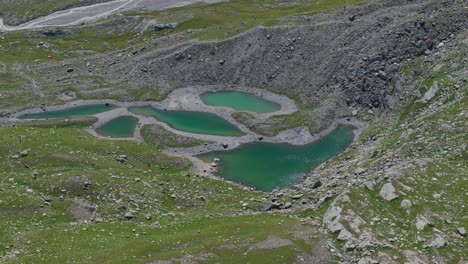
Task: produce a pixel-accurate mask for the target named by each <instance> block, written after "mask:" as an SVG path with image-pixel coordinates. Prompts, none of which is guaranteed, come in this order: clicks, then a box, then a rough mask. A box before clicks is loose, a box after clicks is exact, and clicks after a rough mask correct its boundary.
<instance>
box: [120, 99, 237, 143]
mask: <svg viewBox="0 0 468 264" xmlns="http://www.w3.org/2000/svg"><path fill="white" fill-rule="evenodd" d="M129 110H130V112H132V113H134V114H137V115H143V116H149V117H153V118H155V119H157V120H159V121H161V122H164V123H166V124H168V125H169V126H170V127H172V128H174V129H176V130H180V131H185V132H190V133H196V134H207V135H217V136H242V135H244V133H242V131H241V130H240V129H239V128H237V126H235V125H234V124H231V123H230V122H228V121H227V120H225V119H224V118H222V117H220V116H218V115H215V114H211V113H205V112H193V111H166V110H160V109H156V108H154V107H152V106H135V107H130V108H129Z"/></svg>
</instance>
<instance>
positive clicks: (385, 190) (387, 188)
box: [379, 182, 398, 201]
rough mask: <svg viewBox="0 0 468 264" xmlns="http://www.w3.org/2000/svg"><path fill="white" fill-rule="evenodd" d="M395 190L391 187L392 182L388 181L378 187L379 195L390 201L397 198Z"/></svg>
mask: <svg viewBox="0 0 468 264" xmlns="http://www.w3.org/2000/svg"><path fill="white" fill-rule="evenodd" d="M395 191H396V190H395V187H393V185H392V183H390V182H388V183H386V184H384V185H383V187H382V189H380V192H379V195H380V196H381V197H382V198H384V199H385V200H387V201H392V200H395V199H397V198H398V195H397V194H396V193H395Z"/></svg>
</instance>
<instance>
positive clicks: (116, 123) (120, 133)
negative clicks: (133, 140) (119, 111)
mask: <svg viewBox="0 0 468 264" xmlns="http://www.w3.org/2000/svg"><path fill="white" fill-rule="evenodd" d="M137 124H138V119H137V118H135V117H132V116H120V117H117V118H115V119H112V120H111V121H109V122H107V123H105V124H103V125H102V126H100V127H98V128H97V129H96V132H97V133H98V134H100V135H103V136H106V137H116V138H127V137H133V133H134V131H135V128H136V126H137Z"/></svg>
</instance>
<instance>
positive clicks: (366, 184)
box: [364, 181, 375, 191]
mask: <svg viewBox="0 0 468 264" xmlns="http://www.w3.org/2000/svg"><path fill="white" fill-rule="evenodd" d="M364 187H366V188H367V189H368V190H371V191H373V190H374V187H375V184H374V182H372V181H365V182H364Z"/></svg>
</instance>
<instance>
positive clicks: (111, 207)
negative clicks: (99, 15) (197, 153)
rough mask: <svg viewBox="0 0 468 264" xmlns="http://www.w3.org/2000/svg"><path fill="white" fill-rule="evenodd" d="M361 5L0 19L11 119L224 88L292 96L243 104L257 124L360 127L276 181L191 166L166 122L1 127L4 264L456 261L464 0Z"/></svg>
mask: <svg viewBox="0 0 468 264" xmlns="http://www.w3.org/2000/svg"><path fill="white" fill-rule="evenodd" d="M348 2H349V1H348ZM352 4H354V5H346V3H345V1H329V2H327V3H322V2H319V3H317V2H314V1H303V2H295V1H275V2H270V1H258V2H256V3H252V2H248V3H247V2H245V1H240V0H233V1H230V2H228V3H221V4H215V5H209V6H204V5H201V6H197V5H196V6H188V7H183V8H178V9H173V10H167V11H161V12H149V13H145V12H143V13H126V14H124V15H118V16H114V17H110V18H108V19H105V20H102V21H97V22H96V23H92V24H86V25H82V26H79V27H72V28H61V29H47V30H36V31H24V32H11V33H4V34H0V56H1V57H0V58H1V59H0V77H1V78H0V112H1V115H2V116H7V115H8V114H9V113H12V112H15V111H18V110H22V109H25V108H29V107H39V106H43V107H47V106H48V105H52V104H58V103H62V102H63V101H64V100H74V99H118V100H122V101H125V100H128V101H130V100H161V99H163V98H164V97H165V96H166V95H167V94H168V93H169V92H170V91H172V90H174V89H176V88H180V87H186V86H190V85H222V86H227V87H229V86H231V85H233V86H252V87H257V88H262V89H267V90H270V91H274V92H276V93H280V94H284V95H287V96H289V97H291V98H292V99H294V100H295V101H296V103H297V105H298V106H299V108H300V110H299V111H298V112H296V113H294V114H292V115H286V116H274V117H271V118H268V119H265V120H258V119H255V118H254V117H252V116H251V115H248V114H246V113H237V114H236V115H235V116H234V117H235V118H236V119H238V120H240V121H241V122H243V123H245V124H247V126H248V127H249V128H250V129H252V130H254V131H257V132H258V133H260V134H264V135H266V136H269V135H273V134H277V133H279V132H280V131H282V130H284V129H287V128H294V127H299V126H302V125H306V126H308V127H309V130H310V131H311V132H313V133H315V132H319V131H320V130H323V129H324V128H326V127H328V126H329V124H331V123H332V122H333V121H334V120H335V119H336V118H338V117H345V118H346V117H351V116H356V117H358V118H359V119H362V120H365V121H367V122H368V127H367V128H366V129H365V130H364V131H363V132H362V133H361V134H360V136H359V138H358V139H357V140H356V141H355V142H354V143H353V144H352V146H351V147H350V148H349V149H348V150H346V151H345V152H343V153H342V154H340V155H338V156H337V157H336V158H334V159H332V160H330V161H328V162H326V163H324V164H323V165H322V166H320V167H319V168H317V169H316V170H315V171H313V172H311V173H310V174H309V175H308V177H306V178H305V179H304V181H303V182H301V183H299V184H297V185H295V186H292V187H290V188H286V189H282V190H275V191H273V192H271V193H263V192H255V191H251V190H248V189H245V188H241V187H239V186H236V185H232V184H229V183H227V182H224V181H220V180H215V179H211V178H207V177H200V176H198V175H194V174H193V173H191V172H190V163H189V162H188V161H187V160H184V159H179V158H174V157H170V156H167V155H165V154H163V153H162V151H163V149H164V148H165V147H166V146H171V147H178V146H183V145H187V144H189V145H192V144H198V143H199V142H196V141H191V140H190V139H187V138H180V137H179V136H177V135H173V134H171V133H170V132H168V131H161V130H163V128H159V127H148V128H145V130H144V131H146V132H145V133H144V135H143V136H145V137H147V138H148V139H147V140H146V141H145V142H143V143H137V142H121V141H118V142H117V141H115V142H114V141H104V140H99V139H96V138H93V137H92V136H90V135H89V134H87V133H85V132H84V131H83V130H82V129H81V128H82V127H86V126H89V125H90V124H92V122H93V120H90V119H88V118H84V119H83V118H76V119H70V120H56V121H53V120H48V121H41V122H33V123H18V124H15V126H12V124H9V123H8V124H3V125H2V126H1V127H0V142H1V144H0V150H1V151H0V153H1V154H0V168H2V169H1V170H0V217H1V219H2V221H0V261H1V262H5V263H25V262H34V263H63V262H67V261H68V262H77V263H81V262H86V263H93V262H109V263H115V262H122V263H360V264H364V263H466V261H467V260H466V259H467V256H468V251H467V248H468V244H467V240H466V239H467V238H466V229H468V210H467V208H466V205H465V204H466V201H467V199H468V197H467V191H466V190H467V189H468V183H467V176H466V175H468V168H467V166H468V164H467V152H466V144H467V137H466V130H467V127H468V125H467V110H466V109H467V107H468V105H467V104H468V102H467V99H466V95H467V91H468V70H467V69H468V67H467V66H468V31H467V30H466V29H467V28H468V27H467V23H468V15H467V13H468V5H467V3H466V1H461V0H460V1H457V0H443V1H431V0H418V1H386V0H382V1H368V2H357V1H356V2H353V3H352ZM356 4H358V5H356ZM328 5H330V6H328ZM233 10H237V11H233ZM218 14H222V15H218ZM219 16H221V17H222V18H220V17H219ZM252 17H254V18H255V19H252ZM155 25H159V27H155ZM161 25H171V26H170V27H163V29H162V30H161ZM155 28H157V31H155ZM64 95H67V96H64ZM158 137H159V138H161V140H159V138H158ZM64 241H66V243H64Z"/></svg>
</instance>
